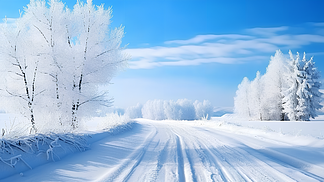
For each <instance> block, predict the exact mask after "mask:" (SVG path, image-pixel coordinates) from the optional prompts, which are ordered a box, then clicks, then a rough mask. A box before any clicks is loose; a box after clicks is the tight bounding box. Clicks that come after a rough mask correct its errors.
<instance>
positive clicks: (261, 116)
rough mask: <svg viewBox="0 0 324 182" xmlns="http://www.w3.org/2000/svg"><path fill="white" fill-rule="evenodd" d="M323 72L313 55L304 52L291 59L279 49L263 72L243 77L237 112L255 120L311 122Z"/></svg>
mask: <svg viewBox="0 0 324 182" xmlns="http://www.w3.org/2000/svg"><path fill="white" fill-rule="evenodd" d="M320 87H321V82H320V72H319V71H318V70H317V68H316V66H315V62H314V61H313V57H312V58H310V59H306V54H305V53H304V55H303V57H302V58H301V57H300V55H299V53H297V55H293V54H292V53H291V51H289V58H286V57H285V56H284V55H283V53H282V52H281V51H280V50H278V51H276V54H275V55H274V56H272V57H271V60H270V63H269V66H268V68H267V71H266V73H265V74H264V75H262V76H261V74H260V72H257V74H256V78H255V79H254V80H253V81H249V80H248V78H246V77H245V78H244V79H243V81H242V83H241V84H240V85H239V86H238V90H237V92H236V97H235V98H234V112H235V113H236V114H238V115H240V116H243V117H246V118H250V119H252V120H281V121H285V120H291V121H308V120H310V118H315V117H316V116H317V114H316V111H317V110H319V109H321V108H322V107H323V106H322V105H320V102H321V95H322V93H321V92H320V91H319V89H320Z"/></svg>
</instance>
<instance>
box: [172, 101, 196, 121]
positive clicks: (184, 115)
mask: <svg viewBox="0 0 324 182" xmlns="http://www.w3.org/2000/svg"><path fill="white" fill-rule="evenodd" d="M177 104H179V106H180V108H181V117H180V119H181V120H194V119H200V118H196V111H195V106H194V105H193V102H192V101H191V100H188V99H179V100H178V101H177Z"/></svg>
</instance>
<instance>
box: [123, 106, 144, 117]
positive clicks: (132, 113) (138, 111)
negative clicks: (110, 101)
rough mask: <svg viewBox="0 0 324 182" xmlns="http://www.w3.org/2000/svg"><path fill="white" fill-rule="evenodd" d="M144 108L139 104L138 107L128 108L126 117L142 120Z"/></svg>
mask: <svg viewBox="0 0 324 182" xmlns="http://www.w3.org/2000/svg"><path fill="white" fill-rule="evenodd" d="M142 107H143V106H142V105H141V104H139V103H138V104H137V105H136V106H131V107H128V108H127V109H126V111H125V115H126V116H128V117H129V118H130V119H135V118H142V117H143V116H142Z"/></svg>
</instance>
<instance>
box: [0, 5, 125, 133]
mask: <svg viewBox="0 0 324 182" xmlns="http://www.w3.org/2000/svg"><path fill="white" fill-rule="evenodd" d="M110 18H111V9H110V8H109V9H105V8H104V7H103V5H101V6H95V5H93V4H92V1H91V0H88V1H87V3H82V2H80V1H78V2H77V4H76V5H75V6H74V8H73V10H69V9H67V8H66V6H65V5H64V4H63V3H62V2H61V1H59V0H50V1H49V2H48V4H46V2H45V1H41V0H31V1H30V4H29V5H28V6H27V8H25V12H24V13H23V14H22V16H21V17H20V18H19V19H18V20H17V25H15V26H2V27H1V28H2V31H1V39H0V45H1V46H2V47H1V52H0V58H1V60H0V61H1V62H3V65H6V66H5V68H3V69H2V74H3V77H2V78H3V79H2V81H1V84H0V85H1V87H2V95H3V96H5V97H6V98H9V97H14V98H18V100H19V99H20V100H21V101H16V100H17V99H15V100H14V101H13V102H12V105H16V107H13V108H14V109H13V110H16V111H18V112H21V113H24V114H25V115H26V116H28V117H29V118H30V120H31V123H32V127H33V128H35V118H36V116H35V115H37V117H38V118H41V116H42V117H45V118H47V119H52V120H53V121H56V122H59V123H61V125H63V124H64V123H69V125H70V126H71V127H72V128H73V129H75V128H77V127H78V120H79V119H80V117H82V116H85V115H89V113H95V112H94V111H96V110H97V109H99V108H100V107H102V106H109V105H110V103H111V102H110V100H109V99H107V92H106V91H103V92H99V88H98V87H99V86H101V85H108V84H109V82H110V80H111V79H112V77H113V76H114V75H115V74H116V72H117V71H118V70H120V69H121V68H123V67H124V66H125V63H126V61H127V60H128V59H129V58H128V56H127V55H125V54H124V53H123V48H122V47H121V39H122V37H123V35H124V31H123V27H119V28H115V29H111V28H110V27H109V25H110ZM9 80H10V81H9ZM22 102H23V103H22ZM5 107H7V106H5ZM5 110H8V107H7V108H5ZM42 113H46V114H42Z"/></svg>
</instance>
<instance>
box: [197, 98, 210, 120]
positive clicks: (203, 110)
mask: <svg viewBox="0 0 324 182" xmlns="http://www.w3.org/2000/svg"><path fill="white" fill-rule="evenodd" d="M193 105H194V106H195V112H196V119H201V118H206V119H210V117H211V116H212V114H213V109H214V108H213V105H212V104H211V102H210V101H208V100H204V101H203V102H199V101H197V100H196V101H195V102H194V103H193Z"/></svg>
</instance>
